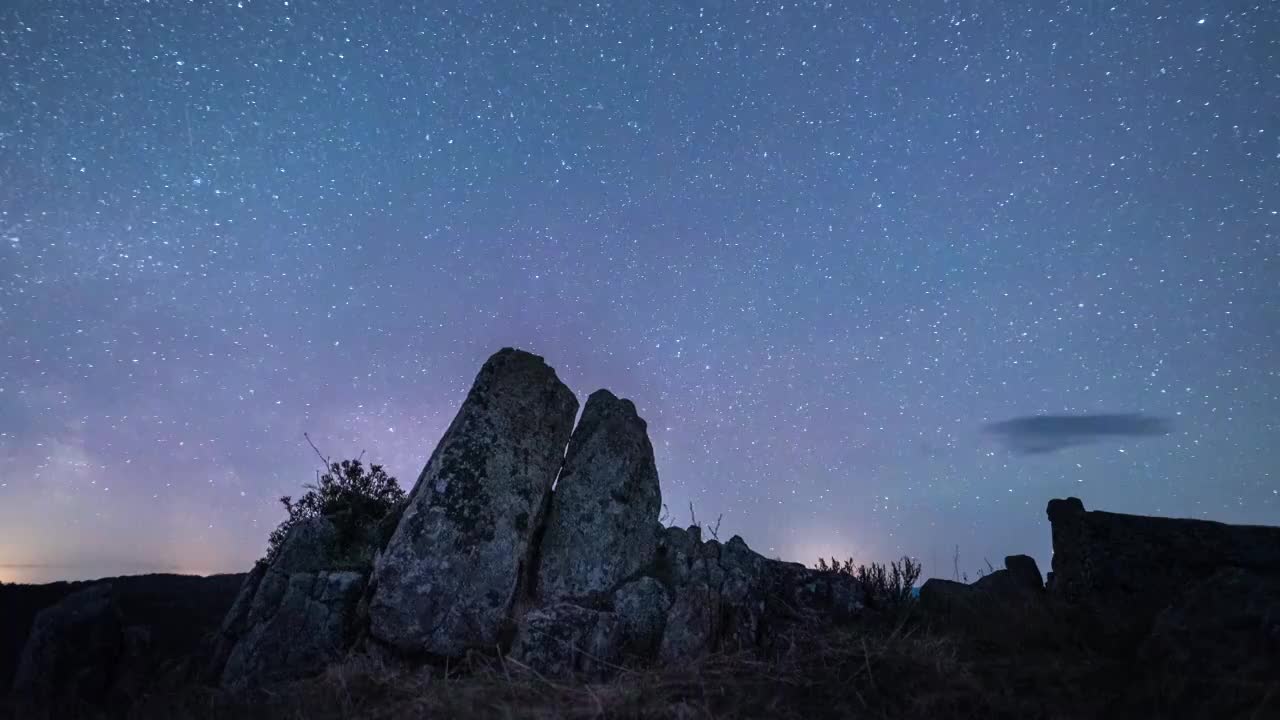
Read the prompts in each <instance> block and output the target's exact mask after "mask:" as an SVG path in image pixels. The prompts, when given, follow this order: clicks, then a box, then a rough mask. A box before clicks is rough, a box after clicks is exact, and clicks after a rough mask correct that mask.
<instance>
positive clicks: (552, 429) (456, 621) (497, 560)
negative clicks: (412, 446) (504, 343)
mask: <svg viewBox="0 0 1280 720" xmlns="http://www.w3.org/2000/svg"><path fill="white" fill-rule="evenodd" d="M577 410H578V401H577V399H576V398H574V396H573V393H572V392H570V391H569V388H567V387H565V385H564V384H563V383H562V382H560V380H559V378H557V377H556V374H555V371H554V370H552V369H551V368H550V367H548V366H547V365H546V364H545V363H544V362H543V361H542V358H540V357H538V356H536V355H531V354H529V353H526V352H521V351H518V350H512V349H510V348H506V349H503V350H501V351H499V352H498V353H496V354H494V355H493V357H491V358H489V360H488V362H486V363H485V365H484V367H483V368H482V369H481V370H480V373H479V375H477V376H476V380H475V383H474V384H473V385H472V387H471V392H470V393H468V395H467V399H466V402H464V403H463V405H462V408H461V409H460V410H459V411H458V415H457V416H456V417H455V418H454V419H453V423H452V424H451V425H450V426H449V429H448V431H447V432H446V433H445V435H444V438H443V439H442V440H441V441H440V444H439V445H438V446H437V447H436V450H435V452H434V453H433V454H432V456H431V459H430V460H429V461H428V462H427V465H426V467H425V468H423V470H422V474H421V475H420V476H419V477H418V482H417V484H416V485H415V486H414V488H413V490H412V492H411V495H410V499H409V504H408V507H406V508H405V511H404V515H403V516H402V517H401V519H400V524H399V526H398V527H397V528H396V531H395V534H394V535H393V536H392V538H391V541H390V542H389V543H388V544H387V547H386V549H385V550H384V551H383V552H382V554H381V555H380V556H379V558H378V560H377V562H376V563H375V567H374V572H373V577H372V583H373V589H372V596H371V600H370V603H369V620H370V632H371V633H372V634H373V636H374V637H375V638H377V639H379V640H381V641H383V642H386V643H388V644H390V645H392V646H394V647H397V648H399V649H401V650H404V651H409V652H427V653H433V654H437V655H458V654H461V653H462V652H464V651H465V650H467V649H468V648H475V647H483V648H492V647H493V646H494V644H495V642H497V640H498V638H499V633H500V631H501V630H502V628H503V626H504V624H505V623H506V621H507V619H508V612H509V609H510V607H511V603H512V600H513V598H514V597H515V595H516V592H517V587H518V584H519V581H520V579H521V576H522V575H523V574H524V571H525V568H526V564H527V563H528V561H529V550H530V545H531V540H532V538H533V535H534V532H535V530H536V529H537V528H539V526H540V525H541V523H542V521H543V516H544V514H545V511H546V506H547V499H548V494H549V493H550V492H551V485H552V483H553V482H554V481H555V477H556V474H557V472H558V471H559V470H560V464H561V461H562V460H563V458H564V451H565V445H566V444H567V443H568V441H569V434H570V432H571V431H572V429H573V419H574V416H575V415H576V414H577Z"/></svg>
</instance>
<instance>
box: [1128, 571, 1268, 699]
mask: <svg viewBox="0 0 1280 720" xmlns="http://www.w3.org/2000/svg"><path fill="white" fill-rule="evenodd" d="M1139 658H1140V661H1141V662H1142V664H1143V665H1144V666H1145V667H1146V668H1147V669H1148V670H1149V671H1150V670H1154V671H1155V674H1156V676H1157V677H1163V678H1165V679H1166V682H1165V686H1164V687H1162V688H1158V690H1159V691H1160V692H1161V694H1162V695H1163V696H1164V699H1165V700H1166V701H1167V702H1168V703H1169V706H1170V707H1190V706H1198V707H1200V708H1202V712H1203V714H1204V716H1205V717H1261V716H1262V713H1260V712H1259V711H1261V710H1263V709H1265V708H1266V707H1267V706H1268V700H1269V699H1270V700H1271V701H1273V702H1274V705H1272V709H1273V710H1274V709H1275V708H1276V707H1278V706H1280V698H1268V694H1269V693H1270V694H1271V695H1274V693H1275V688H1276V682H1277V681H1278V680H1280V576H1275V575H1262V574H1259V573H1256V572H1252V571H1250V570H1245V569H1242V568H1238V567H1224V568H1221V569H1219V570H1217V571H1216V572H1214V573H1213V574H1212V575H1210V576H1208V577H1207V578H1205V579H1203V580H1202V581H1201V582H1200V583H1198V584H1197V585H1196V586H1194V587H1193V588H1191V589H1189V590H1188V592H1187V593H1186V594H1184V595H1183V596H1182V597H1181V598H1179V599H1177V600H1176V601H1175V602H1174V603H1173V604H1172V605H1170V606H1169V607H1168V608H1166V609H1165V610H1163V611H1162V612H1161V613H1160V614H1159V615H1157V616H1156V619H1155V622H1154V623H1153V626H1152V630H1151V634H1150V636H1149V637H1148V638H1147V639H1146V641H1145V642H1144V643H1143V645H1142V647H1141V649H1140V650H1139ZM1265 714H1266V715H1267V716H1268V717H1274V715H1272V714H1270V713H1265Z"/></svg>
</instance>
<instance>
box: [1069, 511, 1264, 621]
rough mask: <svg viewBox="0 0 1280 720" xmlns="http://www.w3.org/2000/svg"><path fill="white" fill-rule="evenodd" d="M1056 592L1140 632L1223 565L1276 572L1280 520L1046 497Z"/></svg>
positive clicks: (1262, 574) (1225, 567) (1223, 566)
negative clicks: (1127, 508)
mask: <svg viewBox="0 0 1280 720" xmlns="http://www.w3.org/2000/svg"><path fill="white" fill-rule="evenodd" d="M1048 515H1049V522H1050V523H1051V524H1052V527H1053V573H1052V574H1051V577H1050V590H1051V591H1052V592H1053V593H1054V594H1055V595H1056V596H1058V597H1061V598H1063V599H1065V600H1066V601H1068V602H1071V603H1075V604H1077V605H1081V606H1085V607H1088V608H1089V609H1090V610H1092V611H1093V612H1095V613H1096V614H1098V615H1099V616H1104V615H1105V616H1107V617H1109V618H1111V619H1112V620H1113V621H1114V624H1115V625H1116V627H1117V628H1121V629H1124V630H1125V631H1127V632H1133V633H1139V634H1140V633H1144V632H1145V631H1146V630H1148V629H1149V628H1150V627H1151V623H1152V622H1153V621H1154V619H1155V616H1156V615H1157V614H1158V613H1160V612H1161V611H1162V610H1164V609H1165V608H1166V607H1168V606H1169V605H1170V604H1171V603H1174V602H1177V600H1178V598H1180V597H1181V596H1182V595H1183V594H1184V593H1185V592H1186V591H1188V590H1189V589H1190V588H1193V587H1195V586H1197V585H1199V584H1200V583H1201V582H1202V581H1203V580H1205V579H1206V578H1208V577H1210V576H1212V575H1213V574H1214V573H1216V572H1218V571H1219V570H1222V569H1230V568H1236V569H1240V570H1246V571H1249V572H1250V573H1252V574H1256V575H1261V576H1268V577H1280V527H1263V526H1249V525H1226V524H1223V523H1218V522H1211V521H1208V520H1189V519H1174V518H1161V517H1146V516H1141V515H1122V514H1119V513H1109V512H1101V511H1096V510H1095V511H1086V510H1085V509H1084V504H1083V503H1082V502H1081V501H1080V500H1079V499H1077V498H1067V499H1065V500H1051V501H1050V502H1049V506H1048Z"/></svg>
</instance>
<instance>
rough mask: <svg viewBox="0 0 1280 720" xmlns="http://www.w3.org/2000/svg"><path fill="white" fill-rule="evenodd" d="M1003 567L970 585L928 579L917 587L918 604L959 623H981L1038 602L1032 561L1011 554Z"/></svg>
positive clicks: (998, 620) (1040, 586) (1038, 589)
mask: <svg viewBox="0 0 1280 720" xmlns="http://www.w3.org/2000/svg"><path fill="white" fill-rule="evenodd" d="M1004 563H1005V567H1004V569H1002V570H996V571H994V572H990V573H987V574H986V575H983V576H982V577H980V578H978V579H977V580H976V581H974V582H973V583H971V584H967V585H966V584H965V583H959V582H953V581H951V580H943V579H941V578H930V579H929V580H927V581H926V582H925V584H924V585H923V586H921V588H920V606H921V607H922V608H924V610H925V611H926V612H930V613H934V614H937V615H944V616H950V617H951V618H952V619H953V620H954V621H956V623H957V624H960V625H973V624H977V625H984V624H991V623H992V622H995V623H997V624H999V623H1002V622H1004V621H1007V620H1008V619H1009V613H1011V612H1015V611H1022V610H1025V609H1027V608H1028V606H1030V605H1032V604H1034V603H1036V602H1038V599H1039V598H1040V597H1041V596H1042V594H1043V590H1044V586H1043V583H1042V582H1041V579H1040V570H1039V569H1038V568H1037V567H1036V563H1035V560H1034V559H1032V558H1030V557H1028V556H1026V555H1010V556H1008V557H1006V558H1005V559H1004Z"/></svg>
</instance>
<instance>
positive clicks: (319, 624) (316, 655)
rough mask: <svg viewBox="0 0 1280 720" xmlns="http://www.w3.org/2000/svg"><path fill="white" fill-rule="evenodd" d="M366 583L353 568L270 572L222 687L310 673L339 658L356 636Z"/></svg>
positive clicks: (255, 600)
mask: <svg viewBox="0 0 1280 720" xmlns="http://www.w3.org/2000/svg"><path fill="white" fill-rule="evenodd" d="M282 581H283V587H279V586H277V583H280V582H282ZM364 585H365V577H364V575H363V574H362V573H359V572H354V571H349V570H348V571H340V572H315V573H294V574H292V575H289V576H287V579H285V577H284V576H281V575H276V574H269V575H268V576H267V579H266V580H265V581H264V586H263V587H262V588H260V589H259V591H258V593H257V594H256V595H255V596H254V602H253V605H252V606H251V608H250V611H249V617H248V629H247V631H246V632H245V634H244V635H243V636H242V637H241V638H240V641H239V642H237V643H236V645H235V647H234V648H233V649H232V651H231V653H230V655H229V656H228V658H227V664H226V667H225V669H224V670H223V673H222V685H223V687H227V688H231V689H239V688H245V687H251V686H255V685H262V684H266V683H271V682H276V681H279V680H291V679H294V678H300V677H307V676H309V675H314V674H316V673H319V672H320V671H322V670H324V668H325V667H326V666H328V665H329V664H330V663H333V662H335V661H337V660H338V659H340V658H341V657H342V656H343V655H345V654H346V652H347V649H348V648H349V647H350V646H351V643H352V641H353V639H354V636H355V630H356V628H357V624H356V613H355V608H356V605H357V604H358V603H359V602H360V596H361V594H362V593H363V592H364Z"/></svg>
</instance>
